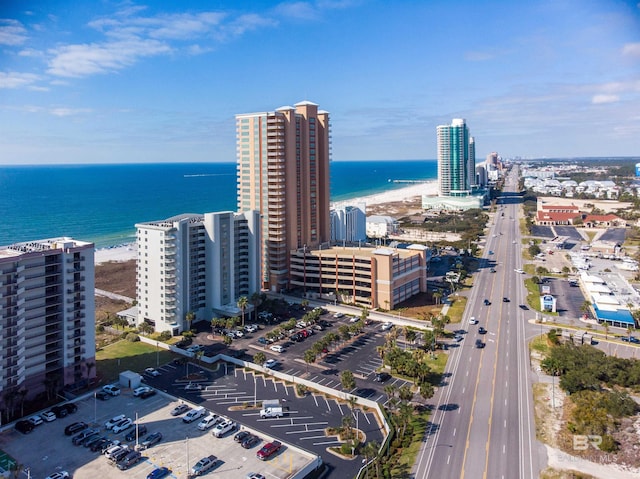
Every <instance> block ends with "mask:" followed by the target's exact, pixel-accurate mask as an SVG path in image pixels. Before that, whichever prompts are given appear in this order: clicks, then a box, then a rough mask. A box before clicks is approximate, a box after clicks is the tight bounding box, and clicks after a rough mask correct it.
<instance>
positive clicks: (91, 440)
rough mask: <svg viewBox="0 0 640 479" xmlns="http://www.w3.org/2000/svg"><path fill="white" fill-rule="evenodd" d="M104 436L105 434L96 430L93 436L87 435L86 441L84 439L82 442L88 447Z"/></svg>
mask: <svg viewBox="0 0 640 479" xmlns="http://www.w3.org/2000/svg"><path fill="white" fill-rule="evenodd" d="M102 438H104V436H101V435H100V432H99V431H98V430H96V433H95V434H92V435H91V436H87V437H86V438H85V440H84V441H82V442H81V443H80V444H81V445H82V446H84V447H86V448H89V447H91V446H92V445H93V444H95V443H96V442H98V441H99V440H100V439H102Z"/></svg>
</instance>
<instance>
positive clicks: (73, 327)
mask: <svg viewBox="0 0 640 479" xmlns="http://www.w3.org/2000/svg"><path fill="white" fill-rule="evenodd" d="M85 326H86V323H85V322H84V321H80V324H78V325H76V324H70V325H68V326H67V331H73V330H74V329H79V328H84V327H85Z"/></svg>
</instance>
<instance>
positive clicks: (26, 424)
mask: <svg viewBox="0 0 640 479" xmlns="http://www.w3.org/2000/svg"><path fill="white" fill-rule="evenodd" d="M15 428H16V431H18V432H21V433H22V434H29V433H30V432H31V431H33V430H34V429H35V426H34V425H33V423H32V422H30V421H24V420H22V421H18V422H16V425H15Z"/></svg>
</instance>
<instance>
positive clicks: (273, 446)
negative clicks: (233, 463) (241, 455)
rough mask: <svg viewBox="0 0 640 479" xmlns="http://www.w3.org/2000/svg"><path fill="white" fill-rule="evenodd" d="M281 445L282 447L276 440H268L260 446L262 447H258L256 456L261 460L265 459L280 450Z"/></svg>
mask: <svg viewBox="0 0 640 479" xmlns="http://www.w3.org/2000/svg"><path fill="white" fill-rule="evenodd" d="M281 447H282V444H280V443H279V442H278V441H273V442H269V443H267V444H265V445H264V446H262V449H260V450H259V451H258V452H257V453H256V456H257V458H258V459H260V460H261V461H266V460H267V459H269V458H270V457H271V456H273V455H274V454H275V453H277V452H278V451H279V450H280V448H281Z"/></svg>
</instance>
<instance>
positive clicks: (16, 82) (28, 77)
mask: <svg viewBox="0 0 640 479" xmlns="http://www.w3.org/2000/svg"><path fill="white" fill-rule="evenodd" d="M38 79H39V77H38V75H34V74H33V73H19V72H0V88H7V89H9V88H21V87H25V86H29V85H31V84H33V83H35V82H36V81H38Z"/></svg>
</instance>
